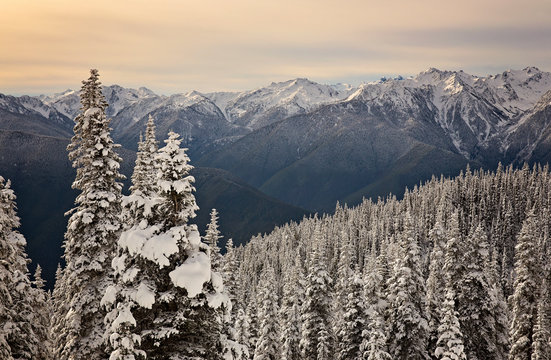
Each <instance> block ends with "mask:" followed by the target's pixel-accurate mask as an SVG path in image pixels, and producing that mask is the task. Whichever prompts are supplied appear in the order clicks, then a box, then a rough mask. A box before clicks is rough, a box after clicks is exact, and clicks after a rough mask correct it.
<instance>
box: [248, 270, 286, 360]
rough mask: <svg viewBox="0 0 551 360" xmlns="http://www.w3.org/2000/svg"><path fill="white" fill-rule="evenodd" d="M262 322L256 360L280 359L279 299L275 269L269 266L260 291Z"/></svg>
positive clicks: (260, 315)
mask: <svg viewBox="0 0 551 360" xmlns="http://www.w3.org/2000/svg"><path fill="white" fill-rule="evenodd" d="M258 296H259V299H260V308H259V311H258V321H259V322H260V328H259V337H258V341H257V342H256V347H255V351H254V358H253V359H254V360H276V359H279V358H280V357H279V329H278V324H277V318H278V317H277V315H278V311H279V309H278V305H277V303H278V298H277V291H276V279H275V273H274V269H273V268H272V267H271V266H268V268H267V269H265V270H264V271H263V273H262V275H261V281H260V289H259V294H258Z"/></svg>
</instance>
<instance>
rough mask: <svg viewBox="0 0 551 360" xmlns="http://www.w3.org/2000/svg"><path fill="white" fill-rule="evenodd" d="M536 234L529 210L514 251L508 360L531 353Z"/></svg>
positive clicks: (536, 288) (536, 292) (536, 293)
mask: <svg viewBox="0 0 551 360" xmlns="http://www.w3.org/2000/svg"><path fill="white" fill-rule="evenodd" d="M538 234H539V230H538V227H537V222H536V216H535V214H534V211H533V210H531V211H530V212H529V214H528V216H527V218H526V220H525V221H524V224H523V226H522V230H521V232H520V234H519V236H518V243H517V246H516V248H515V250H516V253H515V274H516V277H515V280H514V292H513V295H512V297H511V304H512V316H513V319H512V323H511V330H510V336H511V349H510V351H509V359H511V360H525V359H531V357H532V353H533V341H534V327H535V325H536V321H537V305H538V304H537V301H536V300H537V299H538V296H539V286H538V284H539V281H540V279H539V275H538V274H539V273H540V271H541V269H540V268H539V264H538V260H537V259H538V256H537V253H536V251H537V250H536V244H537V240H538V236H539V235H538Z"/></svg>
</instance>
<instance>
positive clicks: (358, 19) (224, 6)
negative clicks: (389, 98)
mask: <svg viewBox="0 0 551 360" xmlns="http://www.w3.org/2000/svg"><path fill="white" fill-rule="evenodd" d="M0 5H1V9H0V93H4V94H13V95H22V94H28V95H37V94H52V93H55V92H60V91H63V90H65V89H68V88H71V89H78V88H80V85H81V83H80V82H81V80H83V79H85V78H87V77H88V75H89V72H88V71H89V69H90V68H97V69H99V71H100V75H101V80H102V82H103V83H104V84H119V85H121V86H124V87H133V88H137V87H140V86H145V87H148V88H150V89H152V90H153V91H155V92H157V93H159V94H173V93H179V92H187V91H190V90H198V91H202V92H209V91H218V90H247V89H253V88H257V87H261V86H265V85H268V84H270V83H271V82H272V81H285V80H288V79H292V78H296V77H306V78H309V79H311V80H313V81H317V82H321V83H338V82H343V83H350V84H354V85H356V84H359V83H361V82H365V81H371V80H375V79H378V78H380V77H382V76H387V77H389V76H397V75H403V76H408V75H414V74H417V73H419V72H420V71H423V70H425V69H427V68H429V67H436V68H439V69H446V70H460V69H462V70H464V71H466V72H469V73H472V74H477V75H487V74H495V73H499V72H502V71H504V70H506V69H509V68H511V69H520V68H524V67H526V66H530V65H532V66H537V67H539V68H540V69H542V70H546V71H551V1H550V0H523V1H519V0H514V1H513V0H462V1H448V0H439V1H436V0H414V1H412V0H379V1H373V0H340V1H329V0H294V1H291V0H277V1H275V0H274V1H272V0H199V1H198V0H196V1H187V0H157V1H151V0H148V1H142V0H131V1H127V0H110V1H104V0H89V1H81V0H0Z"/></svg>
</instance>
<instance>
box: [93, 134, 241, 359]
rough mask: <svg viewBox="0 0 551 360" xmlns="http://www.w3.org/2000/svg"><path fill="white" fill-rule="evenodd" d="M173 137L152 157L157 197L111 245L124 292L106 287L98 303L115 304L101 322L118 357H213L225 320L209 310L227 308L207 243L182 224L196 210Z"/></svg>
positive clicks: (185, 159) (190, 179) (182, 156)
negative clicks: (108, 326) (109, 332)
mask: <svg viewBox="0 0 551 360" xmlns="http://www.w3.org/2000/svg"><path fill="white" fill-rule="evenodd" d="M178 138H179V135H178V134H176V133H173V132H170V133H169V137H168V139H167V140H165V143H166V145H165V146H164V147H163V148H161V149H159V151H158V153H157V155H156V157H155V159H156V162H155V164H156V169H157V182H156V185H155V189H156V191H157V192H158V193H157V194H156V195H154V196H153V197H145V201H146V202H148V203H150V204H151V206H150V209H151V211H148V212H143V213H141V214H142V216H143V218H142V220H141V221H136V222H134V224H135V225H133V226H132V227H130V228H129V229H128V230H125V231H124V232H123V233H122V235H121V237H120V239H119V242H118V244H119V248H120V250H119V254H120V255H119V256H118V257H117V258H115V260H114V262H113V266H114V268H115V272H116V273H117V274H118V278H119V280H122V281H123V282H127V286H125V287H123V288H122V292H123V294H122V297H121V296H120V295H121V294H120V293H118V289H117V288H116V287H113V288H112V289H111V293H110V292H108V293H107V294H106V297H104V301H105V302H106V303H110V302H113V303H116V304H117V305H116V306H117V308H116V311H114V312H113V313H112V314H111V316H110V317H109V318H108V320H109V322H110V323H111V326H112V329H113V330H116V331H115V332H114V333H113V335H112V343H113V348H114V351H117V349H121V351H120V352H119V353H118V355H120V356H121V357H123V356H125V355H129V356H134V357H139V356H143V353H141V351H144V352H145V353H146V354H147V358H148V359H165V358H174V359H184V358H189V357H192V358H193V357H201V358H207V359H218V358H220V357H221V353H222V351H223V348H224V347H225V345H224V344H223V343H222V341H223V340H224V339H223V338H222V333H221V328H220V326H221V325H220V324H221V323H222V321H223V319H221V318H220V316H224V317H225V316H227V315H228V314H227V313H220V312H219V311H218V310H217V309H219V308H224V309H227V310H229V309H230V308H231V305H230V303H229V299H228V297H227V294H226V293H225V292H224V286H223V280H222V277H221V276H220V275H219V274H218V273H216V272H214V271H211V263H210V259H209V249H208V245H206V244H204V243H202V242H201V238H200V235H199V232H198V231H197V227H196V225H193V224H189V223H188V221H189V220H190V219H191V218H193V217H194V216H195V211H196V210H197V209H198V208H197V205H196V203H195V197H194V195H193V191H194V190H195V189H194V187H193V185H192V183H193V181H194V179H193V177H192V176H191V175H189V172H190V170H191V169H192V166H191V165H190V164H189V158H188V156H187V155H186V149H182V148H180V140H179V139H178ZM128 260H130V261H128ZM125 292H126V294H125ZM117 298H118V299H119V300H117ZM125 339H126V340H125ZM225 340H227V339H225ZM140 342H141V344H140ZM125 344H126V345H125ZM138 345H139V348H138ZM121 346H122V348H121ZM125 351H126V352H128V354H126V353H125Z"/></svg>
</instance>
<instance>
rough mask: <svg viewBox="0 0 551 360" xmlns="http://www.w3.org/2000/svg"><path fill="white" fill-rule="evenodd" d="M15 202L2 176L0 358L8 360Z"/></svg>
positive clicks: (10, 353)
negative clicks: (11, 238)
mask: <svg viewBox="0 0 551 360" xmlns="http://www.w3.org/2000/svg"><path fill="white" fill-rule="evenodd" d="M14 201H15V195H14V193H13V191H12V190H11V189H10V182H9V181H7V182H6V181H5V180H4V178H3V177H1V176H0V324H2V326H0V358H1V359H7V360H12V359H13V357H12V349H11V347H10V344H9V343H8V337H9V336H10V327H11V326H12V324H13V318H12V315H13V311H12V307H13V303H14V302H13V298H12V295H11V284H12V282H13V272H14V269H13V264H14V262H15V249H14V248H13V245H12V242H11V241H10V237H11V236H12V232H13V229H14V228H16V227H18V226H19V218H18V217H17V215H16V213H15V203H14Z"/></svg>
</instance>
